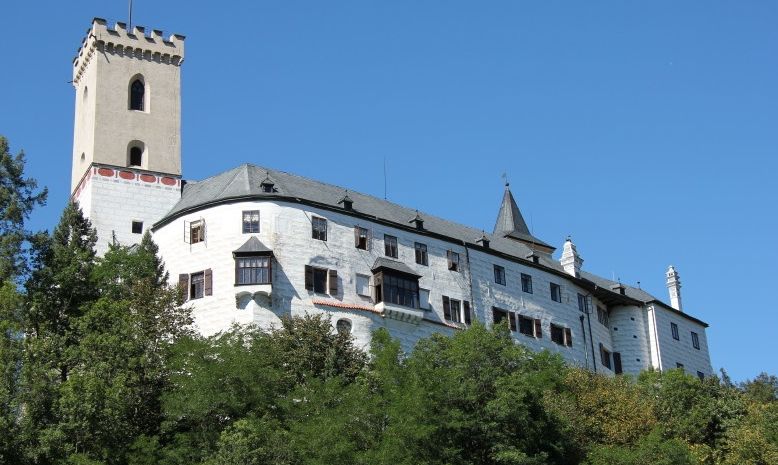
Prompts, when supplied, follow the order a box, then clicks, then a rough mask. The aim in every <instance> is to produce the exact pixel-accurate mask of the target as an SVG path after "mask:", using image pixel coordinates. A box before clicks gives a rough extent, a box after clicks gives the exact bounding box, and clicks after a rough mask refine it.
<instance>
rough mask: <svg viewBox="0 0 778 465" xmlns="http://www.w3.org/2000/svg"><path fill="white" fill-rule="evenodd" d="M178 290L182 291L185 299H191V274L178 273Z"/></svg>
mask: <svg viewBox="0 0 778 465" xmlns="http://www.w3.org/2000/svg"><path fill="white" fill-rule="evenodd" d="M178 290H179V292H181V295H182V296H183V298H184V300H187V299H189V275H188V274H186V273H183V274H180V275H178Z"/></svg>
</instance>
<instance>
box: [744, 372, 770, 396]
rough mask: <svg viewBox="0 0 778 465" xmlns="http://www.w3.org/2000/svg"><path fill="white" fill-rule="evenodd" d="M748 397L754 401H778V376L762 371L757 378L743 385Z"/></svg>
mask: <svg viewBox="0 0 778 465" xmlns="http://www.w3.org/2000/svg"><path fill="white" fill-rule="evenodd" d="M741 389H742V390H743V393H744V394H745V395H746V397H747V398H748V399H750V400H752V401H754V402H761V403H768V402H775V401H778V377H776V376H774V375H768V374H767V373H760V374H759V375H758V376H757V377H756V378H754V379H752V380H749V381H746V382H744V383H743V384H742V385H741Z"/></svg>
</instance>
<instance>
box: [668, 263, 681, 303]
mask: <svg viewBox="0 0 778 465" xmlns="http://www.w3.org/2000/svg"><path fill="white" fill-rule="evenodd" d="M667 289H668V290H669V291H670V306H671V307H673V308H674V309H676V310H678V311H683V305H681V278H680V277H679V276H678V272H677V271H675V267H673V265H670V268H668V269H667Z"/></svg>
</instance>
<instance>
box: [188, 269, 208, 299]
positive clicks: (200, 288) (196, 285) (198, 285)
mask: <svg viewBox="0 0 778 465" xmlns="http://www.w3.org/2000/svg"><path fill="white" fill-rule="evenodd" d="M203 297H205V271H198V272H197V273H192V274H191V275H189V300H194V299H202V298H203Z"/></svg>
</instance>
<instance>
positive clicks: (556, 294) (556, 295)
mask: <svg viewBox="0 0 778 465" xmlns="http://www.w3.org/2000/svg"><path fill="white" fill-rule="evenodd" d="M551 300H553V301H554V302H562V286H560V285H559V284H556V283H551Z"/></svg>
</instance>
